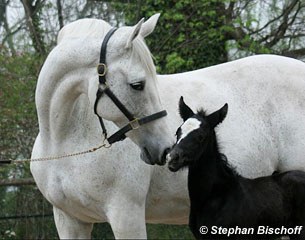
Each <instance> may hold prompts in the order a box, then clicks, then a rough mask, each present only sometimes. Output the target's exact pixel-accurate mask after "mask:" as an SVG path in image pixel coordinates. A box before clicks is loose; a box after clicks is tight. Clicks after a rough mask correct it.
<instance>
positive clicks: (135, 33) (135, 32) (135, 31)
mask: <svg viewBox="0 0 305 240" xmlns="http://www.w3.org/2000/svg"><path fill="white" fill-rule="evenodd" d="M143 22H144V18H142V19H141V20H140V21H139V22H138V23H137V24H136V25H135V26H134V27H133V28H132V30H131V33H130V35H129V37H128V40H127V42H126V46H125V48H130V47H131V45H132V41H133V40H134V39H135V38H136V37H137V36H138V35H139V33H140V31H141V27H142V24H143Z"/></svg>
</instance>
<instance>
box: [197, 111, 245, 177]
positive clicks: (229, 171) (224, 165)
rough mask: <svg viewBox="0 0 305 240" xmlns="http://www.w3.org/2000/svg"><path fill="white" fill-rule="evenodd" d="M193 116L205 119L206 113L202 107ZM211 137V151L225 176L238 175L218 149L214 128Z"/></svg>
mask: <svg viewBox="0 0 305 240" xmlns="http://www.w3.org/2000/svg"><path fill="white" fill-rule="evenodd" d="M195 116H198V118H199V119H200V118H201V119H207V113H206V111H205V110H204V109H199V110H198V111H197V114H195ZM211 137H212V139H211V140H210V142H211V144H212V146H211V147H212V148H213V149H211V150H212V152H213V154H214V156H215V157H216V159H217V164H218V166H219V167H221V169H222V170H223V173H224V174H225V175H226V176H227V177H230V176H231V177H240V175H239V174H238V173H237V171H236V169H235V168H234V167H233V166H232V165H231V164H230V163H229V162H228V158H227V156H226V155H225V154H223V153H221V151H220V149H221V147H220V146H219V143H218V139H217V135H216V133H215V129H212V136H211ZM202 157H203V156H202Z"/></svg>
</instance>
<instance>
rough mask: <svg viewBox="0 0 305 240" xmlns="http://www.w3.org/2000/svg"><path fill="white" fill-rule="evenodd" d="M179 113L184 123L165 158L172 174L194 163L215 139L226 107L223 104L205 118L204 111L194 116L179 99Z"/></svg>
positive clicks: (224, 115) (225, 113)
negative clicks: (215, 130)
mask: <svg viewBox="0 0 305 240" xmlns="http://www.w3.org/2000/svg"><path fill="white" fill-rule="evenodd" d="M179 111H180V115H181V117H182V119H183V121H184V123H183V124H182V125H181V126H180V127H179V128H178V129H177V132H176V136H177V141H176V143H175V145H174V146H173V148H172V149H171V150H170V152H169V153H168V154H167V156H166V158H167V160H168V161H169V163H168V168H169V169H170V170H171V171H173V172H176V171H178V170H179V169H180V168H182V167H185V166H188V165H190V164H192V163H194V162H195V161H197V160H198V159H199V158H200V157H201V156H202V154H203V153H204V152H205V151H206V148H207V146H208V143H209V142H210V141H211V140H213V138H214V137H215V132H214V128H215V127H216V126H217V125H218V124H219V123H221V122H222V121H223V120H224V119H225V117H226V115H227V111H228V105H227V104H225V105H224V106H223V107H222V108H221V109H219V110H218V111H216V112H214V113H212V114H210V115H207V116H206V114H205V113H204V111H199V112H197V113H196V114H195V113H194V112H193V111H192V109H191V108H190V107H189V106H187V105H186V104H185V103H184V101H183V98H182V97H181V98H180V102H179Z"/></svg>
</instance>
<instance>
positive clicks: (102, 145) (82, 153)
mask: <svg viewBox="0 0 305 240" xmlns="http://www.w3.org/2000/svg"><path fill="white" fill-rule="evenodd" d="M103 147H104V148H110V147H111V144H108V143H105V141H104V142H103V144H101V145H99V146H97V147H94V148H91V149H88V150H86V151H82V152H76V153H70V154H65V155H60V156H51V157H41V158H28V159H22V160H11V163H16V164H17V163H25V162H41V161H49V160H58V159H62V158H68V157H74V156H79V155H84V154H87V153H92V152H95V151H97V150H98V149H101V148H103ZM0 163H1V161H0Z"/></svg>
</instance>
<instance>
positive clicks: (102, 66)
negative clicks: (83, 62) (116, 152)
mask: <svg viewBox="0 0 305 240" xmlns="http://www.w3.org/2000/svg"><path fill="white" fill-rule="evenodd" d="M116 30H117V28H112V29H111V30H110V31H109V32H108V33H107V34H106V36H105V38H104V41H103V43H102V47H101V53H100V63H99V64H98V66H97V72H98V75H99V83H100V86H99V88H98V90H97V93H96V100H95V103H94V113H95V114H96V115H97V116H98V118H99V120H100V124H101V127H102V130H103V135H104V137H105V139H107V140H108V143H109V144H112V143H115V142H118V141H122V140H124V139H125V138H126V135H125V134H126V133H127V132H129V131H130V130H133V129H138V128H139V127H140V126H141V125H143V124H146V123H149V122H151V121H154V120H157V119H159V118H162V117H165V116H166V115H167V112H166V110H163V111H160V112H157V113H154V114H151V115H149V116H145V117H142V118H136V117H134V116H133V114H132V113H130V112H129V111H128V109H127V108H126V107H125V106H124V105H123V104H122V102H121V101H120V100H119V99H118V98H117V97H116V96H115V95H114V93H113V92H112V91H111V90H110V88H109V85H108V84H107V80H106V74H107V65H106V49H107V43H108V41H109V39H110V37H111V36H112V35H113V33H114V32H115V31H116ZM101 86H102V87H103V88H101ZM104 93H105V94H106V95H107V96H108V97H109V98H110V99H111V100H112V101H113V103H114V104H115V105H116V106H117V107H118V108H119V109H120V111H121V112H122V113H123V114H124V115H125V116H126V118H127V119H128V120H129V122H128V124H126V125H125V126H124V127H122V128H121V129H120V130H118V131H117V132H116V133H114V134H113V135H111V136H110V137H109V138H107V129H106V127H105V124H104V122H103V119H102V118H101V117H100V116H99V115H98V114H97V111H96V110H97V104H98V101H99V100H100V98H101V97H102V95H103V94H104Z"/></svg>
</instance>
